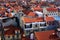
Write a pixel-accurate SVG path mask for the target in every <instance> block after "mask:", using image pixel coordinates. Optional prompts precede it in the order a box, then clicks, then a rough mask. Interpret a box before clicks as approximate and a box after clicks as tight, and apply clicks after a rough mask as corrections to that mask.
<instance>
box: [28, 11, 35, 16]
mask: <svg viewBox="0 0 60 40" xmlns="http://www.w3.org/2000/svg"><path fill="white" fill-rule="evenodd" d="M28 16H32V17H35V16H36V14H35V13H33V12H29V13H28Z"/></svg>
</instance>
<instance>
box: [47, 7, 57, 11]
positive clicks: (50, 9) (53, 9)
mask: <svg viewBox="0 0 60 40" xmlns="http://www.w3.org/2000/svg"><path fill="white" fill-rule="evenodd" d="M47 11H58V9H57V8H47Z"/></svg>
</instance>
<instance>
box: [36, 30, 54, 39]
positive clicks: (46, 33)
mask: <svg viewBox="0 0 60 40" xmlns="http://www.w3.org/2000/svg"><path fill="white" fill-rule="evenodd" d="M52 33H55V31H54V30H50V31H43V32H35V37H36V38H37V40H50V39H49V36H50V35H51V34H52Z"/></svg>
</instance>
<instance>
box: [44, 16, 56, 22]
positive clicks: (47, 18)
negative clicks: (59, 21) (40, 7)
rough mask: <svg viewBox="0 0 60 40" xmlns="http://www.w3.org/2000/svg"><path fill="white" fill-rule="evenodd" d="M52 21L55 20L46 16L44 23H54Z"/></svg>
mask: <svg viewBox="0 0 60 40" xmlns="http://www.w3.org/2000/svg"><path fill="white" fill-rule="evenodd" d="M54 20H55V19H54V18H53V17H48V16H47V17H46V18H45V21H46V22H48V21H54Z"/></svg>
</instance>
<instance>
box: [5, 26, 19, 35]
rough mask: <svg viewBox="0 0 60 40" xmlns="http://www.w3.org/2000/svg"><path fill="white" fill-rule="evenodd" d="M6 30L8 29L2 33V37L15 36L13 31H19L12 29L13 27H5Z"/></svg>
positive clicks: (15, 28)
mask: <svg viewBox="0 0 60 40" xmlns="http://www.w3.org/2000/svg"><path fill="white" fill-rule="evenodd" d="M5 28H6V27H5ZM7 28H9V29H8V30H7V31H5V32H4V35H15V33H14V32H15V30H20V29H19V28H17V27H14V26H10V27H7Z"/></svg>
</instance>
